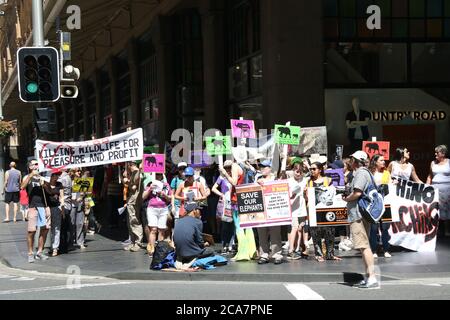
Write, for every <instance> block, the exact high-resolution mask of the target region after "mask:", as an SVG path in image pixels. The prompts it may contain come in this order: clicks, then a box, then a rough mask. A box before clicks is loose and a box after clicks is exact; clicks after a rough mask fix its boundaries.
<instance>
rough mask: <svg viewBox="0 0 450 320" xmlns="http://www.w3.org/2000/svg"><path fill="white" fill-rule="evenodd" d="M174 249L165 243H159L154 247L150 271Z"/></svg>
mask: <svg viewBox="0 0 450 320" xmlns="http://www.w3.org/2000/svg"><path fill="white" fill-rule="evenodd" d="M174 250H175V249H174V248H173V247H172V246H171V245H170V244H169V243H168V242H167V241H159V242H158V244H157V245H156V248H155V252H154V253H153V259H152V263H151V264H150V269H153V268H154V267H155V266H157V265H159V264H160V263H161V262H163V261H164V259H165V258H166V257H167V256H168V255H169V253H171V252H173V251H174Z"/></svg>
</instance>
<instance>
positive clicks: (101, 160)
mask: <svg viewBox="0 0 450 320" xmlns="http://www.w3.org/2000/svg"><path fill="white" fill-rule="evenodd" d="M36 156H37V160H38V163H39V171H51V170H53V169H70V168H84V167H92V166H99V165H104V164H110V163H120V162H127V161H137V160H142V156H143V136H142V129H136V130H131V131H127V132H124V133H121V134H118V135H114V136H110V137H106V138H103V139H97V140H89V141H82V142H52V141H43V140H36Z"/></svg>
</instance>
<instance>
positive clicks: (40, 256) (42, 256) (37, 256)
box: [35, 252, 48, 261]
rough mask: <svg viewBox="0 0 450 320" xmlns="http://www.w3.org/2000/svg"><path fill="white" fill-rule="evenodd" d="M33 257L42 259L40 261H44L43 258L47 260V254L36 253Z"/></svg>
mask: <svg viewBox="0 0 450 320" xmlns="http://www.w3.org/2000/svg"><path fill="white" fill-rule="evenodd" d="M35 259H36V260H42V261H45V260H48V256H46V255H45V254H44V253H42V252H41V253H36V256H35Z"/></svg>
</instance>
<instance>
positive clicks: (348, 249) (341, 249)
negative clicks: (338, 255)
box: [338, 241, 352, 251]
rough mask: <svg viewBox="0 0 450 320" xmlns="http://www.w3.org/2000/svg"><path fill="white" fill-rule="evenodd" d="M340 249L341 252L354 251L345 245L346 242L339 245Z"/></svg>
mask: <svg viewBox="0 0 450 320" xmlns="http://www.w3.org/2000/svg"><path fill="white" fill-rule="evenodd" d="M338 249H339V250H340V251H350V250H352V248H350V247H348V246H347V245H346V244H345V242H344V241H341V242H340V243H339V246H338Z"/></svg>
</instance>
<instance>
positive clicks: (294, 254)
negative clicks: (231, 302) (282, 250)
mask: <svg viewBox="0 0 450 320" xmlns="http://www.w3.org/2000/svg"><path fill="white" fill-rule="evenodd" d="M301 257H302V256H301V255H300V254H298V253H297V252H290V253H288V255H287V258H288V259H289V260H299V259H301Z"/></svg>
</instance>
